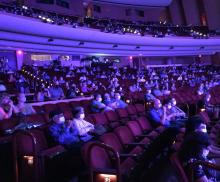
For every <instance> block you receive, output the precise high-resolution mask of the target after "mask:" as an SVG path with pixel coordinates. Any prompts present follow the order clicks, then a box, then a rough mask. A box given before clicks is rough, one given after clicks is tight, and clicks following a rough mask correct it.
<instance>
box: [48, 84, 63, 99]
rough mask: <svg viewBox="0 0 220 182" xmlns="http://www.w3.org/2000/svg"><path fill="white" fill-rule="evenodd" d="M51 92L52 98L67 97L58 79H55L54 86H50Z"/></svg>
mask: <svg viewBox="0 0 220 182" xmlns="http://www.w3.org/2000/svg"><path fill="white" fill-rule="evenodd" d="M49 92H50V96H51V97H50V98H51V99H52V100H59V99H64V97H65V96H64V92H63V89H62V88H61V87H60V84H59V82H58V81H55V83H54V86H52V87H50V88H49Z"/></svg>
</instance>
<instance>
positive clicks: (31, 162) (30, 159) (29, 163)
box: [24, 155, 34, 166]
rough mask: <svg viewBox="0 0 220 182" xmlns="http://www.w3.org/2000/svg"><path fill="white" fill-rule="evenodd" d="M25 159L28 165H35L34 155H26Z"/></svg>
mask: <svg viewBox="0 0 220 182" xmlns="http://www.w3.org/2000/svg"><path fill="white" fill-rule="evenodd" d="M24 159H25V160H26V161H27V163H28V165H30V166H31V165H33V164H34V156H28V155H25V156H24Z"/></svg>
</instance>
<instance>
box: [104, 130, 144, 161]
mask: <svg viewBox="0 0 220 182" xmlns="http://www.w3.org/2000/svg"><path fill="white" fill-rule="evenodd" d="M100 141H102V142H103V143H105V144H106V145H109V146H111V147H112V148H113V149H115V151H117V152H118V153H119V155H120V157H126V158H127V157H131V158H137V157H139V156H140V155H141V154H142V152H143V150H142V148H141V147H139V146H137V147H135V148H133V149H132V150H131V151H129V150H126V148H124V146H123V145H122V144H121V143H120V141H119V138H118V137H117V136H116V134H115V133H113V132H110V133H105V134H104V135H102V136H101V137H100ZM129 155H130V156H129Z"/></svg>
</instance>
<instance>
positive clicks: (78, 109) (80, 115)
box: [72, 107, 85, 119]
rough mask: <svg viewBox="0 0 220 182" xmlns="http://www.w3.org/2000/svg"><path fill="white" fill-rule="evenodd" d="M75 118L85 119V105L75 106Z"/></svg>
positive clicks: (73, 112) (73, 111)
mask: <svg viewBox="0 0 220 182" xmlns="http://www.w3.org/2000/svg"><path fill="white" fill-rule="evenodd" d="M72 114H73V118H76V119H84V118H85V113H84V109H83V107H74V108H73V110H72Z"/></svg>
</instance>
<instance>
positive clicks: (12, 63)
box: [0, 51, 17, 70]
mask: <svg viewBox="0 0 220 182" xmlns="http://www.w3.org/2000/svg"><path fill="white" fill-rule="evenodd" d="M0 57H5V58H6V59H8V66H9V68H10V69H12V70H16V69H17V60H16V53H15V51H0Z"/></svg>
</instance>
